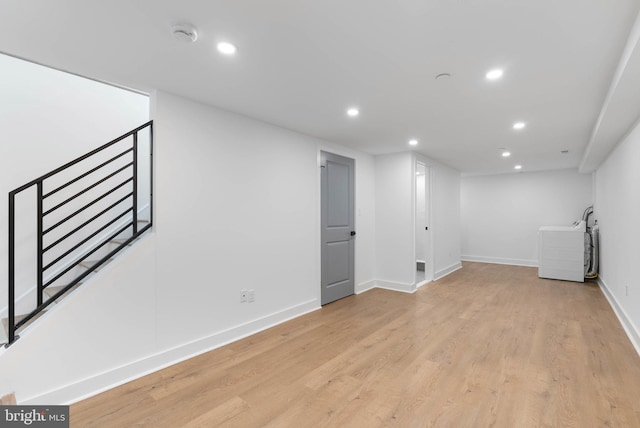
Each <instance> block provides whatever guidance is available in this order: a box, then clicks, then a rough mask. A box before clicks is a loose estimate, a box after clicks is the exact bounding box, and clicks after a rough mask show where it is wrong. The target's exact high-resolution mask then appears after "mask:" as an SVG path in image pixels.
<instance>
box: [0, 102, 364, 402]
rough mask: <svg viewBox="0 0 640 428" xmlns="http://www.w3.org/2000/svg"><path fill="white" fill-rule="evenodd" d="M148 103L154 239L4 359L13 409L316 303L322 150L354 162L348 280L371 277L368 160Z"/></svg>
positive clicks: (212, 343) (72, 392) (81, 391)
mask: <svg viewBox="0 0 640 428" xmlns="http://www.w3.org/2000/svg"><path fill="white" fill-rule="evenodd" d="M152 107H153V118H154V126H155V137H156V140H155V151H154V159H155V162H156V164H155V172H156V181H155V193H154V195H155V197H156V205H155V206H156V212H155V216H154V230H153V232H152V233H151V234H150V235H148V236H147V237H146V238H145V239H143V241H142V242H140V243H138V244H136V245H135V246H134V247H133V248H131V249H130V250H129V252H128V253H127V254H126V255H125V256H124V257H122V258H121V259H119V260H118V261H116V262H115V263H114V264H112V265H110V266H109V267H108V268H106V269H104V271H101V272H100V273H99V274H98V276H97V277H96V278H95V280H94V281H92V282H91V283H90V284H88V285H87V286H86V287H81V288H80V289H79V290H78V291H77V292H76V293H74V294H73V295H72V296H70V297H69V298H68V300H67V299H65V301H63V303H62V304H64V305H66V308H65V309H64V310H61V311H53V312H51V313H50V314H47V315H46V316H47V317H48V319H47V320H46V321H44V320H43V322H41V323H39V324H37V325H35V326H33V328H32V330H31V331H29V332H27V334H24V335H23V337H22V338H21V339H19V341H18V342H17V343H16V344H15V345H13V346H12V347H10V348H9V349H7V350H6V351H4V355H0V385H2V388H3V389H6V391H7V392H9V391H15V392H16V395H17V397H18V401H19V402H21V403H23V402H25V401H26V402H47V403H64V402H69V401H74V400H77V399H79V398H81V397H83V396H85V395H89V394H93V393H95V392H96V391H99V390H101V389H104V388H107V387H110V386H114V385H116V384H118V383H121V382H124V381H126V380H129V379H131V378H133V377H136V376H140V375H142V374H145V373H147V372H149V371H152V370H156V369H158V368H161V367H163V366H166V365H168V364H171V363H174V362H177V361H180V360H182V359H185V358H188V357H191V356H193V355H195V354H198V353H201V352H203V351H206V350H208V349H212V348H215V347H218V346H220V345H223V344H225V343H228V342H229V341H233V340H236V339H239V338H241V337H243V336H246V335H248V334H251V333H253V332H256V331H259V330H261V329H264V328H267V327H269V326H271V325H274V324H276V323H279V322H282V321H285V320H287V319H289V318H291V317H295V316H299V315H301V314H303V313H305V312H308V311H310V310H315V309H317V308H319V307H320V202H319V201H320V168H319V164H318V154H319V152H320V150H328V151H334V152H335V153H338V154H342V155H347V156H349V155H350V156H351V157H353V158H355V160H356V212H357V213H358V216H357V218H356V224H357V227H358V235H357V240H356V241H357V242H358V245H357V246H356V252H357V254H356V275H357V278H358V279H357V281H364V282H370V281H372V280H373V273H374V271H373V267H374V260H373V257H374V254H373V251H372V250H371V249H370V248H371V247H373V245H372V243H373V242H374V205H373V183H374V178H375V177H374V175H373V165H374V161H373V157H371V156H369V155H366V154H362V153H358V152H355V151H350V150H347V149H344V148H340V147H339V146H335V145H332V144H330V143H327V142H324V141H319V140H317V139H313V138H310V137H307V136H303V135H300V134H297V133H294V132H291V131H288V130H284V129H282V128H278V127H275V126H272V125H268V124H265V123H262V122H258V121H255V120H252V119H249V118H246V117H242V116H239V115H235V114H232V113H228V112H224V111H221V110H218V109H215V108H212V107H209V106H206V105H203V104H199V103H196V102H192V101H189V100H187V99H184V98H180V97H178V96H174V95H170V94H167V93H162V92H159V93H157V94H156V95H155V97H154V102H153V106H152ZM363 246H369V249H367V248H363ZM241 289H254V290H255V302H254V303H240V290H241ZM78 320H86V322H78ZM43 341H44V342H43ZM43 348H44V349H46V353H47V356H48V357H47V364H46V365H39V364H37V362H36V360H35V358H36V357H35V356H33V355H35V354H37V353H38V352H36V350H40V353H41V352H42V350H43ZM23 350H24V351H23ZM27 351H28V352H33V355H32V354H26V352H27ZM58 366H63V367H65V369H63V370H61V371H60V372H56V373H51V367H58ZM67 368H69V369H67ZM3 392H4V391H3Z"/></svg>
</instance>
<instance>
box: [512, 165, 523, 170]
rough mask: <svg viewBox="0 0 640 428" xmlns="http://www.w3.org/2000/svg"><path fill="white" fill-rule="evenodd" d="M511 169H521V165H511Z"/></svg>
mask: <svg viewBox="0 0 640 428" xmlns="http://www.w3.org/2000/svg"><path fill="white" fill-rule="evenodd" d="M513 169H522V165H516V166H514V167H513Z"/></svg>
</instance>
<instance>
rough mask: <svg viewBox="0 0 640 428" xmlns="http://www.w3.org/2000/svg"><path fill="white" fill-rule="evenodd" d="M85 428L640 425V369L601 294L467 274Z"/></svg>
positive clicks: (264, 340)
mask: <svg viewBox="0 0 640 428" xmlns="http://www.w3.org/2000/svg"><path fill="white" fill-rule="evenodd" d="M71 426H72V427H100V428H108V427H117V428H123V427H154V428H162V427H170V428H186V427H190V428H191V427H217V426H224V427H387V426H396V427H455V428H459V427H508V428H512V427H580V428H583V427H625V428H629V427H640V357H639V356H638V354H637V353H636V352H635V350H634V349H633V347H632V345H631V343H630V342H629V340H628V338H627V337H626V335H625V333H624V331H623V329H622V327H621V326H620V324H619V322H618V320H617V319H616V317H615V315H614V313H613V311H612V310H611V308H610V307H609V305H608V303H607V301H606V299H605V298H604V296H603V295H602V293H601V291H600V290H599V289H598V287H597V285H595V284H593V283H585V284H579V283H571V282H564V281H552V280H543V279H539V278H538V277H537V269H535V268H527V267H517V266H500V265H491V264H482V263H465V264H464V267H463V269H461V270H459V271H457V272H455V273H453V274H451V275H449V276H448V277H446V278H443V279H441V280H439V281H436V282H433V283H430V284H428V285H426V286H424V287H422V288H421V289H419V290H418V291H417V292H416V293H415V294H404V293H398V292H393V291H387V290H372V291H369V292H366V293H364V294H361V295H358V296H351V297H348V298H346V299H343V300H340V301H338V302H334V303H332V304H330V305H327V306H325V307H323V308H322V310H319V311H316V312H314V313H311V314H308V315H305V316H303V317H300V318H297V319H295V320H292V321H289V322H287V323H285V324H282V325H279V326H277V327H274V328H272V329H269V330H268V331H264V332H262V333H259V334H256V335H254V336H251V337H249V338H246V339H244V340H240V341H238V342H235V343H233V344H230V345H228V346H225V347H223V348H219V349H217V350H214V351H212V352H209V353H207V354H204V355H201V356H198V357H196V358H193V359H191V360H188V361H186V362H183V363H180V364H177V365H175V366H172V367H169V368H167V369H165V370H162V371H159V372H157V373H154V374H151V375H149V376H145V377H143V378H141V379H138V380H135V381H133V382H130V383H128V384H126V385H123V386H121V387H119V388H115V389H113V390H110V391H107V392H105V393H103V394H100V395H98V396H95V397H93V398H90V399H87V400H85V401H82V402H80V403H77V404H75V405H73V406H72V407H71Z"/></svg>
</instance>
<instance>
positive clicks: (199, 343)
mask: <svg viewBox="0 0 640 428" xmlns="http://www.w3.org/2000/svg"><path fill="white" fill-rule="evenodd" d="M318 309H320V301H319V300H317V299H313V300H309V301H307V302H303V303H300V304H298V305H296V306H292V307H290V308H287V309H284V310H282V311H279V312H275V313H273V314H270V315H267V316H265V317H262V318H258V319H255V320H253V321H250V322H247V323H245V324H241V325H239V326H236V327H233V328H230V329H228V330H225V331H221V332H218V333H215V334H212V335H211V336H207V337H203V338H201V339H198V340H195V341H192V342H189V343H185V344H183V345H180V346H177V347H175V348H172V349H167V350H164V351H161V352H158V353H156V354H154V355H150V356H148V357H145V358H142V359H140V360H137V361H134V362H131V363H128V364H126V365H123V366H120V367H117V368H114V369H112V370H109V371H107V372H104V373H101V374H98V375H96V376H92V377H90V378H86V379H83V380H81V381H78V382H74V383H73V384H69V385H66V386H64V387H62V388H58V389H56V390H54V391H49V392H47V393H44V394H41V395H38V396H35V397H29V398H26V399H21V400H20V404H27V405H29V404H31V405H33V404H38V403H40V404H42V403H56V404H67V405H69V404H72V403H76V402H78V401H80V400H84V399H86V398H89V397H92V396H94V395H96V394H99V393H101V392H104V391H107V390H109V389H112V388H115V387H117V386H120V385H123V384H125V383H127V382H130V381H132V380H135V379H138V378H140V377H142V376H146V375H148V374H150V373H153V372H156V371H158V370H162V369H164V368H166V367H169V366H172V365H174V364H177V363H179V362H181V361H184V360H187V359H189V358H193V357H195V356H198V355H200V354H203V353H205V352H208V351H211V350H213V349H216V348H219V347H221V346H224V345H227V344H229V343H231V342H235V341H237V340H240V339H242V338H245V337H247V336H251V335H252V334H256V333H258V332H260V331H263V330H266V329H268V328H271V327H274V326H276V325H278V324H282V323H284V322H286V321H289V320H291V319H293V318H297V317H299V316H302V315H304V314H307V313H309V312H313V311H315V310H318Z"/></svg>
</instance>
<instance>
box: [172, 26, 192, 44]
mask: <svg viewBox="0 0 640 428" xmlns="http://www.w3.org/2000/svg"><path fill="white" fill-rule="evenodd" d="M171 34H173V37H174V38H175V39H176V40H180V41H181V42H187V43H193V42H195V41H196V40H198V30H196V28H195V27H194V26H193V25H189V24H180V25H174V26H173V27H171Z"/></svg>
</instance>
